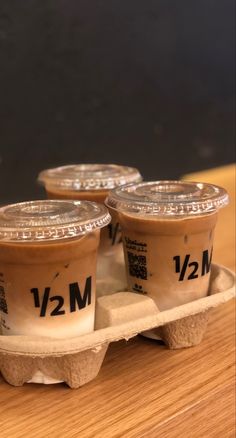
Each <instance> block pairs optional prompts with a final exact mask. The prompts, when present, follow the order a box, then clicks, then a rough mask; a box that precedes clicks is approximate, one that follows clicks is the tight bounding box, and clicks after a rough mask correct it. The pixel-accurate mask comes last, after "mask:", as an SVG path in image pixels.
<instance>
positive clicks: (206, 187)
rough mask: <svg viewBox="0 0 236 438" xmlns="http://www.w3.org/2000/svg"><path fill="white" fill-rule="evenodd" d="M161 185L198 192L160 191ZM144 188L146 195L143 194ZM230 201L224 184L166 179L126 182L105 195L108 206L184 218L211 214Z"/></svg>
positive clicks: (134, 212)
mask: <svg viewBox="0 0 236 438" xmlns="http://www.w3.org/2000/svg"><path fill="white" fill-rule="evenodd" d="M160 185H161V188H162V190H163V187H164V188H165V185H166V188H168V187H169V186H172V187H173V186H174V185H175V186H176V187H178V186H179V187H180V188H182V189H183V187H185V188H188V189H190V188H193V189H194V190H195V192H194V191H193V192H191V191H190V192H189V191H187V190H186V193H182V192H180V191H179V192H177V191H173V192H172V193H171V192H170V191H167V190H163V191H159V192H158V187H160ZM150 188H152V190H151V189H150ZM154 189H155V190H154ZM142 190H143V193H144V194H142ZM136 191H137V193H136ZM148 196H149V199H148ZM155 196H156V199H155ZM157 196H158V197H157ZM204 196H205V197H204ZM162 197H163V199H162ZM153 198H154V199H153ZM228 202H229V196H228V194H227V192H226V191H225V189H223V188H222V187H219V186H216V185H213V184H208V183H200V182H199V183H198V182H192V181H184V180H183V181H182V180H180V181H176V180H173V181H170V180H163V181H150V182H143V183H138V184H127V185H126V186H123V187H121V188H118V189H115V190H113V191H112V192H111V193H110V194H109V195H108V197H107V198H106V200H105V205H107V206H108V207H110V208H114V209H115V210H120V211H122V210H123V211H124V212H129V213H133V214H136V215H137V214H140V213H142V212H143V214H149V215H151V214H153V215H154V216H162V217H173V216H174V215H175V216H181V217H183V216H189V215H191V216H193V215H201V214H208V213H212V212H213V211H216V210H218V209H219V208H222V207H224V206H225V205H227V204H228Z"/></svg>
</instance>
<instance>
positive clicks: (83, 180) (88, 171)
mask: <svg viewBox="0 0 236 438" xmlns="http://www.w3.org/2000/svg"><path fill="white" fill-rule="evenodd" d="M141 180H142V176H141V174H140V172H139V170H138V169H136V168H134V167H130V166H124V165H118V164H99V163H97V164H90V163H85V164H69V165H64V166H59V167H55V168H50V169H45V170H42V171H41V172H40V173H39V175H38V182H39V183H40V184H41V185H43V186H45V187H46V188H48V189H49V190H50V189H52V190H53V189H54V190H60V191H98V190H100V191H108V190H111V189H113V188H115V187H118V186H121V185H125V184H129V183H133V182H138V181H141Z"/></svg>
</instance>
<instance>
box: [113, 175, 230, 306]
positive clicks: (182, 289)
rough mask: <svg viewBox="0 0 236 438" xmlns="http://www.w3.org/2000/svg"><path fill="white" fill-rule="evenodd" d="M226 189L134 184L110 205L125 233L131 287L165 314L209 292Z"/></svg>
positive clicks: (115, 193) (115, 194)
mask: <svg viewBox="0 0 236 438" xmlns="http://www.w3.org/2000/svg"><path fill="white" fill-rule="evenodd" d="M227 203H228V195H227V193H226V192H225V190H224V189H223V188H220V187H217V186H213V185H210V184H203V183H193V182H184V181H157V182H143V183H139V184H130V185H127V186H125V187H120V188H118V189H115V190H113V191H112V192H111V193H110V195H109V196H108V198H107V200H106V205H107V206H108V207H109V209H110V211H112V210H113V209H114V210H115V211H117V213H118V218H119V223H120V224H121V228H122V236H123V245H124V252H125V262H126V272H127V280H128V288H129V290H130V291H134V292H136V293H141V294H147V295H149V296H150V297H152V298H153V299H154V300H155V302H156V303H157V305H158V307H159V309H160V310H166V309H169V308H172V307H175V306H178V305H181V304H184V303H187V302H190V301H193V300H196V299H198V298H201V297H204V296H206V295H207V293H208V286H209V279H210V266H211V259H212V250H213V239H214V228H215V225H216V221H217V211H218V209H219V208H221V207H223V206H225V205H226V204H227Z"/></svg>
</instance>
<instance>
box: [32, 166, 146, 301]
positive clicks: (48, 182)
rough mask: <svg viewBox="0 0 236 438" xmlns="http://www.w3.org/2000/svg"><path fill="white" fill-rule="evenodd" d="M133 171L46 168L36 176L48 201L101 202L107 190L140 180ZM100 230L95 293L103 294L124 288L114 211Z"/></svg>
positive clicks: (138, 174) (65, 167)
mask: <svg viewBox="0 0 236 438" xmlns="http://www.w3.org/2000/svg"><path fill="white" fill-rule="evenodd" d="M141 179H142V178H141V175H140V173H139V171H138V170H137V169H135V168H132V167H128V166H119V165H115V164H76V165H68V166H62V167H57V168H54V169H47V170H44V171H42V172H41V173H40V174H39V178H38V180H39V182H41V183H42V184H43V185H44V187H45V189H46V192H47V196H48V198H50V199H80V200H82V199H87V200H90V201H95V202H101V203H104V201H105V199H106V197H107V195H108V193H109V191H110V190H111V189H114V188H115V187H119V186H121V185H124V184H128V183H134V182H139V181H141ZM111 216H112V220H111V223H110V224H109V225H108V227H105V228H103V229H102V231H101V240H100V246H99V255H98V269H97V293H98V295H103V294H106V293H107V292H108V293H111V292H115V291H119V290H124V289H125V288H126V287H127V282H126V275H125V268H124V253H123V247H122V239H121V232H120V226H119V223H118V221H117V216H116V212H115V211H112V212H111Z"/></svg>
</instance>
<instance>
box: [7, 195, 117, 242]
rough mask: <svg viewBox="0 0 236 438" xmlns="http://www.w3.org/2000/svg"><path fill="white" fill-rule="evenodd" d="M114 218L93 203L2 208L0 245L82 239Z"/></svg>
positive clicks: (56, 202)
mask: <svg viewBox="0 0 236 438" xmlns="http://www.w3.org/2000/svg"><path fill="white" fill-rule="evenodd" d="M110 221H111V216H110V214H109V212H108V210H107V208H106V207H105V205H103V204H100V203H97V202H91V201H84V200H83V201H77V200H58V199H56V200H36V201H25V202H19V203H15V204H8V205H5V206H3V207H1V208H0V243H4V242H15V243H27V242H29V243H43V242H54V243H55V242H57V241H62V240H65V239H70V240H71V239H75V238H80V237H82V236H83V235H85V234H88V233H90V232H92V231H94V230H97V229H100V228H102V227H105V226H106V225H108V224H109V222H110Z"/></svg>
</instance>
